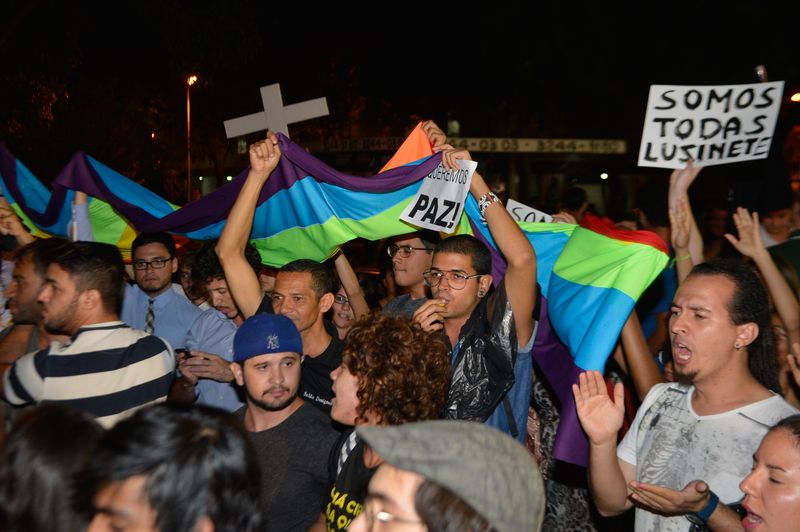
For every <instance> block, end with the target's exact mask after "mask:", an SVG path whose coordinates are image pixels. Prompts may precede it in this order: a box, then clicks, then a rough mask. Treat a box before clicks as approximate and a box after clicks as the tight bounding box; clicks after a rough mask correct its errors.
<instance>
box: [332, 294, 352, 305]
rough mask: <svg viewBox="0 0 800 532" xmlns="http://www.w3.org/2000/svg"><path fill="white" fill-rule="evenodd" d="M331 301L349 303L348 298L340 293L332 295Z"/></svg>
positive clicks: (340, 303)
mask: <svg viewBox="0 0 800 532" xmlns="http://www.w3.org/2000/svg"><path fill="white" fill-rule="evenodd" d="M333 302H334V303H336V304H338V305H346V304H348V303H350V300H349V299H347V297H345V296H343V295H342V294H336V295H335V296H333Z"/></svg>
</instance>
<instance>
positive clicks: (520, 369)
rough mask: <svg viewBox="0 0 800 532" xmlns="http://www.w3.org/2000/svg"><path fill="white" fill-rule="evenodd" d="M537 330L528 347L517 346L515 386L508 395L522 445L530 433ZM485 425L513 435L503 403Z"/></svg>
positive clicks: (518, 437)
mask: <svg viewBox="0 0 800 532" xmlns="http://www.w3.org/2000/svg"><path fill="white" fill-rule="evenodd" d="M537 325H538V324H537ZM537 328H538V327H536V328H534V331H533V334H532V335H531V339H530V340H529V341H528V345H525V346H522V345H518V346H517V359H516V360H515V361H514V385H513V386H512V387H511V389H510V390H508V394H506V396H507V397H508V400H509V402H510V404H511V412H512V413H513V416H514V422H515V423H516V425H517V440H518V441H519V442H520V443H522V444H524V443H525V436H526V435H527V433H528V406H529V405H530V398H531V388H533V381H532V378H533V377H532V373H533V357H532V356H531V353H532V352H533V340H534V339H535V338H536V329H537ZM485 423H486V424H487V425H489V426H490V427H494V428H496V429H499V430H501V431H503V432H505V433H506V434H509V435H510V434H511V427H510V424H509V422H508V416H507V415H506V408H505V405H504V404H503V401H501V402H500V404H499V405H497V407H496V408H495V409H494V412H492V415H490V416H489V419H487V420H486V422H485Z"/></svg>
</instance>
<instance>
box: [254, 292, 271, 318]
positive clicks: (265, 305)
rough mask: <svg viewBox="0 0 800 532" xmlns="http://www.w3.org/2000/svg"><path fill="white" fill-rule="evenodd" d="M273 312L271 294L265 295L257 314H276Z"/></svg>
mask: <svg viewBox="0 0 800 532" xmlns="http://www.w3.org/2000/svg"><path fill="white" fill-rule="evenodd" d="M274 313H275V312H273V310H272V298H271V297H269V294H264V297H262V298H261V303H259V304H258V308H257V309H256V314H274Z"/></svg>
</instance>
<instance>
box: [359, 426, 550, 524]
mask: <svg viewBox="0 0 800 532" xmlns="http://www.w3.org/2000/svg"><path fill="white" fill-rule="evenodd" d="M356 432H357V433H358V435H359V436H360V437H361V438H363V440H364V441H365V442H366V443H367V444H368V445H369V447H370V449H371V450H372V452H373V453H375V454H377V455H379V457H380V460H381V462H382V464H381V465H380V467H378V470H377V471H376V472H375V474H374V476H373V477H372V479H371V480H370V482H369V487H368V491H367V497H366V501H365V502H364V511H363V512H361V514H359V515H358V516H357V517H356V518H355V519H354V520H353V522H352V523H351V524H350V527H349V528H348V530H350V531H351V532H370V531H372V530H384V528H385V529H389V528H391V529H392V530H394V529H395V528H394V527H392V525H397V526H396V528H397V530H401V529H402V530H408V531H409V532H411V531H415V530H426V531H428V532H440V531H443V530H495V531H497V532H517V531H530V532H535V531H538V530H541V527H542V524H543V522H544V510H545V499H546V497H545V490H544V484H543V483H542V476H541V474H540V473H539V468H538V467H537V465H536V462H535V461H534V460H533V458H532V457H531V455H530V453H528V451H527V450H526V449H525V447H523V446H522V445H520V444H519V443H517V442H515V441H514V440H512V439H511V438H509V437H508V436H507V435H505V434H503V433H501V432H500V431H497V430H495V429H493V428H489V427H486V426H483V425H479V424H477V423H468V422H464V421H452V420H435V421H418V422H415V423H405V424H403V425H396V426H388V427H387V426H383V427H382V426H370V425H361V426H359V427H358V428H356Z"/></svg>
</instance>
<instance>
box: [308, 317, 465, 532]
mask: <svg viewBox="0 0 800 532" xmlns="http://www.w3.org/2000/svg"><path fill="white" fill-rule="evenodd" d="M449 352H450V348H449V346H448V345H447V342H446V340H445V339H444V337H442V336H441V335H439V334H431V333H427V332H425V331H423V330H422V329H421V328H420V327H419V326H418V325H416V324H414V323H412V322H411V321H409V320H408V319H407V318H402V317H390V316H379V317H375V318H367V319H364V320H361V321H358V322H356V324H355V325H353V328H352V329H350V332H349V333H348V336H347V344H346V345H345V349H344V352H343V353H342V364H341V365H340V366H339V367H338V368H337V369H336V370H335V371H334V372H333V373H332V374H331V378H332V379H333V392H334V398H333V405H332V407H331V417H332V418H333V419H334V420H335V421H337V422H339V423H342V424H344V425H350V426H353V427H355V426H358V425H365V424H368V425H399V424H401V423H409V422H412V421H422V420H428V419H438V418H439V417H440V412H441V410H442V407H443V406H444V402H445V398H446V397H447V385H448V381H449V375H450V360H449ZM378 465H379V458H378V456H377V455H376V454H374V453H373V452H372V451H371V450H370V449H369V448H368V447H365V446H364V444H363V442H362V441H360V440H359V438H358V436H357V435H356V433H355V430H354V429H350V430H348V431H346V432H344V433H343V434H342V435H341V437H340V438H339V441H338V442H337V443H336V444H335V445H334V446H333V449H332V450H331V453H330V458H329V461H328V468H329V472H328V474H329V477H330V478H331V480H332V482H331V486H330V490H329V492H328V496H327V499H326V500H325V501H324V503H323V508H322V515H321V516H320V520H319V521H318V522H317V523H316V525H315V527H316V528H313V529H312V530H325V528H326V524H327V529H328V530H345V529H346V528H347V526H349V524H350V522H351V521H352V520H353V518H355V517H356V516H357V515H358V514H359V513H361V509H362V505H363V503H364V500H363V495H364V494H365V492H366V487H367V484H369V481H370V479H371V478H372V474H373V473H374V471H375V469H376V468H377V467H378Z"/></svg>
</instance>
